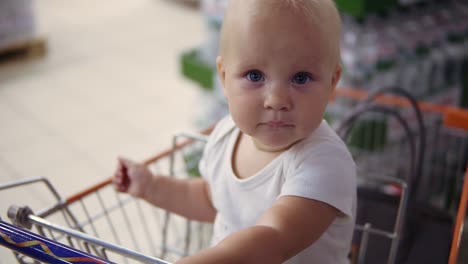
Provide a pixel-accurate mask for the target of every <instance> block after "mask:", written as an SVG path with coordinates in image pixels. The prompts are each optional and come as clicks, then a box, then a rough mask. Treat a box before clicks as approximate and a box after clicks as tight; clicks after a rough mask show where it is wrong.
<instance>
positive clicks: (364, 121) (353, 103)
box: [328, 88, 468, 263]
mask: <svg viewBox="0 0 468 264" xmlns="http://www.w3.org/2000/svg"><path fill="white" fill-rule="evenodd" d="M389 92H390V93H392V92H393V93H395V92H396V93H397V94H398V95H396V96H395V95H389V94H388V93H389ZM349 112H352V113H351V114H349ZM467 113H468V112H467V111H464V110H461V109H457V108H454V107H449V106H443V105H437V104H431V103H425V102H416V101H415V100H414V99H413V98H412V97H411V95H410V94H408V93H407V92H405V91H403V90H400V89H398V88H389V89H383V90H380V91H377V92H374V93H370V94H369V93H367V92H365V91H362V90H354V89H347V88H341V89H338V91H337V97H336V100H335V102H334V103H332V104H331V105H330V109H329V112H328V116H329V118H330V119H331V120H332V123H334V124H335V125H336V126H337V130H338V132H341V135H342V137H343V138H344V139H345V140H347V143H348V146H349V148H350V150H351V151H352V154H353V156H354V159H355V160H356V164H357V165H358V174H359V179H360V182H359V188H358V212H357V216H358V217H357V231H356V235H355V237H354V243H353V246H354V252H355V254H354V255H357V256H355V262H358V263H446V262H447V260H448V258H449V252H450V251H451V252H450V254H451V260H450V261H451V262H450V263H456V259H457V255H458V248H459V237H460V235H461V232H462V223H463V221H464V216H465V211H466V199H467V198H466V195H467V194H465V193H466V192H468V185H467V184H466V182H464V181H463V180H464V178H465V174H466V171H467V170H466V167H467V159H468V114H467ZM382 176H384V177H385V178H390V179H394V180H395V181H401V182H400V183H401V184H400V185H399V186H398V185H396V184H395V183H390V184H389V182H385V181H381V180H380V179H381V178H382ZM376 181H379V183H376ZM461 186H464V188H463V189H462V188H461ZM462 193H464V195H465V196H463V197H461V196H462V195H461V194H462ZM460 199H461V200H460ZM459 201H461V202H460V203H459ZM456 214H458V216H457V217H455V215H456ZM455 220H456V223H454V222H455ZM454 226H455V229H454ZM456 238H458V239H456ZM452 239H453V243H452V244H453V245H452V246H451V243H450V242H452ZM450 248H452V249H451V250H450ZM362 254H364V256H362Z"/></svg>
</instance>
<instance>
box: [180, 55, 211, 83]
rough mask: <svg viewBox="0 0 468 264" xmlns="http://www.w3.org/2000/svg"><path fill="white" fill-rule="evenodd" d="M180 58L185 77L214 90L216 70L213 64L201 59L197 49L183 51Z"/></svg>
mask: <svg viewBox="0 0 468 264" xmlns="http://www.w3.org/2000/svg"><path fill="white" fill-rule="evenodd" d="M180 60H181V62H180V63H181V70H182V74H183V75H184V76H185V77H187V78H188V79H190V80H192V81H194V82H196V83H198V84H199V85H200V86H201V87H202V88H203V89H206V90H208V91H211V90H213V87H214V84H213V76H214V74H215V70H214V69H213V67H212V66H210V65H208V64H206V63H204V62H203V61H201V60H200V57H199V55H198V51H197V50H196V49H195V50H190V51H187V52H185V53H183V54H182V56H181V58H180Z"/></svg>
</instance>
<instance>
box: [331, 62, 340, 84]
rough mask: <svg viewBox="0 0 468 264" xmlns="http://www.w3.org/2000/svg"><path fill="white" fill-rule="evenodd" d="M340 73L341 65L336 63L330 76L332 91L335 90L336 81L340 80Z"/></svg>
mask: <svg viewBox="0 0 468 264" xmlns="http://www.w3.org/2000/svg"><path fill="white" fill-rule="evenodd" d="M341 71H342V68H341V64H340V63H338V64H337V65H336V67H335V71H334V72H333V76H332V89H333V90H335V88H336V85H337V84H338V81H339V80H340V78H341Z"/></svg>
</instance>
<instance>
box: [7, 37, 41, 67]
mask: <svg viewBox="0 0 468 264" xmlns="http://www.w3.org/2000/svg"><path fill="white" fill-rule="evenodd" d="M46 53H47V40H46V38H45V37H34V38H32V39H29V40H23V41H16V42H13V43H11V44H8V45H5V46H2V47H0V63H6V62H10V61H16V60H19V59H33V58H38V57H42V56H44V55H45V54H46Z"/></svg>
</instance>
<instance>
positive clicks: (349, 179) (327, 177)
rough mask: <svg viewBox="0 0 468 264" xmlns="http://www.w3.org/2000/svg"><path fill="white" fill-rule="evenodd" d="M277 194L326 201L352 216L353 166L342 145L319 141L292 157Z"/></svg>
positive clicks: (354, 177) (353, 197)
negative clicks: (317, 143)
mask: <svg viewBox="0 0 468 264" xmlns="http://www.w3.org/2000/svg"><path fill="white" fill-rule="evenodd" d="M290 164H291V166H290V168H289V171H288V173H287V176H286V179H285V182H284V184H283V187H282V189H281V194H280V196H285V195H291V196H299V197H304V198H308V199H313V200H317V201H321V202H324V203H327V204H329V205H331V206H333V207H335V208H337V209H338V210H340V211H341V212H342V213H344V214H345V215H348V216H351V217H352V216H353V214H354V213H353V200H354V199H355V197H356V188H357V187H356V166H355V163H354V161H353V159H352V158H351V155H350V154H349V152H348V151H347V149H346V148H345V147H344V146H341V145H334V144H333V143H329V142H327V143H323V144H319V145H316V146H314V148H312V149H310V150H308V151H304V154H303V155H300V157H297V156H296V157H293V158H292V160H291V162H290Z"/></svg>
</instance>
